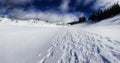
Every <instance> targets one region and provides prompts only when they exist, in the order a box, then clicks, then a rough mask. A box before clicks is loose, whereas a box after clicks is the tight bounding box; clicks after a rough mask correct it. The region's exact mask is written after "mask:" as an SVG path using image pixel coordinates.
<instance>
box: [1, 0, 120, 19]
mask: <svg viewBox="0 0 120 63" xmlns="http://www.w3.org/2000/svg"><path fill="white" fill-rule="evenodd" d="M117 1H118V0H104V1H103V0H0V15H7V16H9V17H13V18H18V19H26V18H27V19H30V18H31V19H32V18H44V19H46V20H49V19H47V17H48V15H50V14H51V16H54V17H55V16H58V17H56V19H59V20H60V19H61V18H64V17H61V16H68V17H69V15H70V16H72V17H73V16H74V17H73V18H76V17H79V16H83V15H84V16H86V17H88V16H89V15H90V14H91V13H92V12H94V11H97V10H98V9H100V8H105V7H106V6H109V5H111V4H113V3H114V2H117ZM24 14H25V16H24V17H23V15H24ZM30 14H32V15H33V16H32V15H31V16H30ZM44 14H45V15H46V17H45V15H44ZM42 15H43V16H44V17H42ZM38 16H39V17H38ZM59 17H61V18H59ZM70 18H71V17H70ZM44 19H43V20H44Z"/></svg>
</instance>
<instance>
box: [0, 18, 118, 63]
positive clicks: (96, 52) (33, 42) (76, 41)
mask: <svg viewBox="0 0 120 63" xmlns="http://www.w3.org/2000/svg"><path fill="white" fill-rule="evenodd" d="M118 17H119V16H116V17H114V18H118ZM114 18H113V19H112V18H111V19H108V20H109V21H107V19H106V21H107V22H111V20H114ZM0 19H1V21H0V63H120V40H119V39H120V37H119V36H120V35H119V33H116V31H117V32H120V26H119V25H118V24H114V23H113V25H111V24H110V25H106V26H105V24H104V26H103V25H102V23H101V22H104V21H101V22H100V23H101V25H100V23H97V24H95V25H87V26H86V27H82V26H81V24H78V25H75V26H63V25H56V24H55V23H52V24H50V23H46V22H42V21H37V20H28V21H18V20H10V19H7V18H0ZM114 22H120V20H119V19H117V21H114ZM98 24H99V25H98ZM82 25H83V24H82ZM85 25H86V24H85ZM79 26H80V27H79ZM113 30H114V31H113ZM101 31H102V32H101ZM107 31H110V32H109V33H108V32H107ZM115 33H116V34H117V35H116V34H115ZM114 34H115V35H116V36H117V39H114V37H115V35H114ZM111 36H113V37H111Z"/></svg>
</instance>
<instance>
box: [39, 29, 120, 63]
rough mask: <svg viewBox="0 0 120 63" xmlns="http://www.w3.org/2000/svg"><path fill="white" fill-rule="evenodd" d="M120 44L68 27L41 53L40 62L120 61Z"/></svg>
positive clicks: (81, 62) (85, 62)
mask: <svg viewBox="0 0 120 63" xmlns="http://www.w3.org/2000/svg"><path fill="white" fill-rule="evenodd" d="M119 45H120V42H119V41H115V40H112V39H110V38H108V37H103V36H100V35H97V34H93V33H90V32H85V31H82V30H77V29H72V28H67V27H66V28H64V31H61V33H58V35H56V37H55V39H53V40H52V41H51V43H50V44H49V46H48V49H46V51H47V52H44V54H43V53H40V56H39V57H41V59H40V60H39V61H38V63H120V46H119ZM41 55H42V56H41Z"/></svg>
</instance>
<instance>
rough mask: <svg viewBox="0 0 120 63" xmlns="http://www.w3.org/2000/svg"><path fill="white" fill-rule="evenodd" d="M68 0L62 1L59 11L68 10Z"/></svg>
mask: <svg viewBox="0 0 120 63" xmlns="http://www.w3.org/2000/svg"><path fill="white" fill-rule="evenodd" d="M69 2H70V0H63V1H62V3H61V5H60V7H59V8H60V9H61V11H68V9H69Z"/></svg>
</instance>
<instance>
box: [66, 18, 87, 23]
mask: <svg viewBox="0 0 120 63" xmlns="http://www.w3.org/2000/svg"><path fill="white" fill-rule="evenodd" d="M85 21H86V18H85V17H80V18H79V20H78V21H74V22H70V23H68V24H70V25H74V24H78V23H82V22H85Z"/></svg>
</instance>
